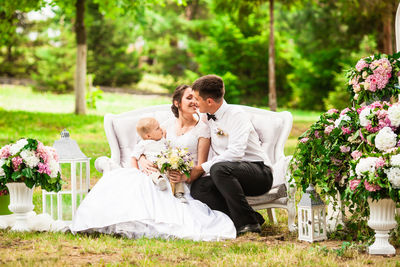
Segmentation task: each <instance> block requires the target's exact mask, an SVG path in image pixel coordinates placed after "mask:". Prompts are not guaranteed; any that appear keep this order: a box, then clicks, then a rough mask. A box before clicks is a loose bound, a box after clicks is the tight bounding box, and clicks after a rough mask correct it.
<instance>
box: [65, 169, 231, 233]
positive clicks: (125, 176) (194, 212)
mask: <svg viewBox="0 0 400 267" xmlns="http://www.w3.org/2000/svg"><path fill="white" fill-rule="evenodd" d="M185 197H186V199H187V200H188V202H189V203H188V204H185V203H181V201H180V200H178V199H176V198H175V197H174V196H173V195H172V193H171V188H170V186H169V187H168V189H167V190H165V191H160V190H158V189H157V188H156V186H155V185H154V184H153V182H152V181H151V178H149V177H148V176H146V175H145V174H143V173H142V172H140V171H138V170H137V169H131V168H123V169H117V170H113V171H111V172H108V173H106V174H105V175H104V176H103V177H102V178H101V179H100V180H99V182H98V183H97V184H96V185H95V186H94V187H93V189H92V190H91V191H90V193H89V194H88V195H87V196H86V198H85V199H84V201H83V202H82V204H81V205H80V206H79V208H78V210H77V212H76V215H75V218H74V221H73V223H72V225H71V226H70V229H71V231H72V232H73V233H77V232H89V233H90V232H100V233H106V234H119V235H123V236H126V237H128V238H140V237H149V238H154V237H155V238H165V239H169V238H183V239H191V240H204V241H212V240H221V239H232V238H235V237H236V229H235V227H234V225H233V222H232V221H231V220H230V218H229V217H228V216H227V215H225V214H224V213H222V212H219V211H213V210H211V209H210V208H209V207H208V206H207V205H205V204H204V203H202V202H200V201H198V200H194V199H193V198H192V197H191V196H190V194H189V192H188V190H186V193H185Z"/></svg>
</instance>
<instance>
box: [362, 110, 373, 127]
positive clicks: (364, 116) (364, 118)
mask: <svg viewBox="0 0 400 267" xmlns="http://www.w3.org/2000/svg"><path fill="white" fill-rule="evenodd" d="M370 114H371V109H370V108H364V109H363V110H362V111H361V113H360V124H361V126H364V127H365V126H367V125H368V124H370V123H371V121H370V120H368V119H367V116H368V115H370Z"/></svg>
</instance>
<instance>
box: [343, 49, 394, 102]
mask: <svg viewBox="0 0 400 267" xmlns="http://www.w3.org/2000/svg"><path fill="white" fill-rule="evenodd" d="M399 58H400V53H396V54H394V55H389V56H388V55H385V54H378V55H373V56H369V57H366V58H362V59H360V60H359V61H358V62H357V64H356V66H355V67H354V68H352V69H350V70H349V71H348V73H347V78H348V79H349V82H348V87H347V89H348V91H349V92H350V94H351V97H352V99H353V101H354V102H356V103H357V104H360V103H363V102H366V103H370V102H373V101H376V100H381V99H386V100H388V99H389V98H390V97H392V96H394V97H396V98H397V96H398V94H399V93H400V88H397V87H396V86H395V84H397V83H398V76H399V71H400V62H399Z"/></svg>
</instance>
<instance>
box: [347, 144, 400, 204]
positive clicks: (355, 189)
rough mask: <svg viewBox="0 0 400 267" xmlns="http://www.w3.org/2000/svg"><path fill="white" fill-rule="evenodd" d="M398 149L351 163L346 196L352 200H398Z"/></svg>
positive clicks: (399, 173)
mask: <svg viewBox="0 0 400 267" xmlns="http://www.w3.org/2000/svg"><path fill="white" fill-rule="evenodd" d="M399 152H400V149H398V148H396V149H394V150H393V151H392V152H389V153H376V154H374V155H366V156H362V157H360V158H358V159H357V160H354V161H352V162H351V164H350V166H351V171H350V173H351V174H350V178H349V188H348V192H347V193H348V194H349V195H350V197H352V198H353V199H355V198H357V199H364V200H366V199H367V198H368V197H371V198H372V199H376V200H378V199H382V198H391V199H393V200H394V201H395V202H398V201H399V200H400V190H399V189H400V153H399Z"/></svg>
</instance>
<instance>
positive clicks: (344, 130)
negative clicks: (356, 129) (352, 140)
mask: <svg viewBox="0 0 400 267" xmlns="http://www.w3.org/2000/svg"><path fill="white" fill-rule="evenodd" d="M342 132H343V134H351V130H350V128H349V127H343V126H342Z"/></svg>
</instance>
